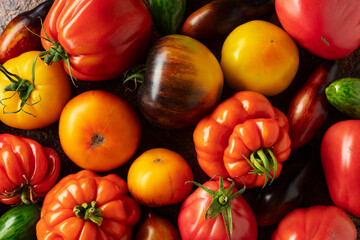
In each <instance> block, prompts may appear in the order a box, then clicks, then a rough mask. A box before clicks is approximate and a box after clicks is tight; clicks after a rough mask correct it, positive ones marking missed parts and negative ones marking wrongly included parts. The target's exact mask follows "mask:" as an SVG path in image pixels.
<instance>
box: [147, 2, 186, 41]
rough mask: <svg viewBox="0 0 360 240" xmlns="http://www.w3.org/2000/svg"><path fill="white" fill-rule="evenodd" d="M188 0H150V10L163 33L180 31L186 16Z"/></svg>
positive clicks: (156, 26) (158, 28) (156, 24)
mask: <svg viewBox="0 0 360 240" xmlns="http://www.w3.org/2000/svg"><path fill="white" fill-rule="evenodd" d="M185 10H186V0H149V11H150V14H151V17H152V20H153V22H154V25H155V28H156V29H157V30H158V32H159V33H160V34H161V35H169V34H175V33H178V32H179V29H180V26H181V24H182V22H183V20H184V17H185Z"/></svg>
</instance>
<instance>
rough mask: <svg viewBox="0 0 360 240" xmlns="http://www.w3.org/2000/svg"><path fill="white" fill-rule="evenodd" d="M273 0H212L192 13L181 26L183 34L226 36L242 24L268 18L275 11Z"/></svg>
mask: <svg viewBox="0 0 360 240" xmlns="http://www.w3.org/2000/svg"><path fill="white" fill-rule="evenodd" d="M274 10H275V8H274V4H273V3H272V1H271V0H265V1H258V2H255V3H254V1H237V0H218V1H212V2H210V3H208V4H206V5H204V6H203V7H201V8H199V9H198V10H196V11H195V12H193V13H191V14H190V15H189V16H188V17H187V18H186V20H185V22H184V23H183V25H182V27H181V34H184V35H187V36H190V37H193V38H195V39H198V40H207V39H214V38H222V37H226V35H228V34H229V33H230V32H231V31H232V30H234V29H235V28H236V27H237V26H239V25H240V24H243V23H245V22H248V21H250V20H255V19H266V18H267V17H270V16H271V14H272V13H273V12H274Z"/></svg>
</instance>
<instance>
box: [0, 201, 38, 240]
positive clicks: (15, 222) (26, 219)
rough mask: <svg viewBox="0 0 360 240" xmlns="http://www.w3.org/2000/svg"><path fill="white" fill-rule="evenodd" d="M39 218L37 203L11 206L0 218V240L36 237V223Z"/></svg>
mask: <svg viewBox="0 0 360 240" xmlns="http://www.w3.org/2000/svg"><path fill="white" fill-rule="evenodd" d="M39 219H40V207H39V206H38V205H35V204H30V205H19V206H17V207H13V208H11V209H10V210H8V211H7V212H6V213H4V214H3V215H2V216H1V218H0V240H33V239H36V223H37V222H38V221H39Z"/></svg>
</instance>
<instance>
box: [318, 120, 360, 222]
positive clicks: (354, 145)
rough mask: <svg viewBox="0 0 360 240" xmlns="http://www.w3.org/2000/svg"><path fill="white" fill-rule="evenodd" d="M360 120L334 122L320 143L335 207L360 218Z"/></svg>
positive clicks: (322, 159)
mask: <svg viewBox="0 0 360 240" xmlns="http://www.w3.org/2000/svg"><path fill="white" fill-rule="evenodd" d="M359 146H360V120H344V121H340V122H337V123H335V124H334V125H332V126H331V127H330V128H329V129H328V130H327V131H326V132H325V135H324V137H323V139H322V142H321V162H322V166H323V169H324V173H325V178H326V183H327V186H328V189H329V193H330V196H331V199H332V200H333V202H334V203H335V205H336V206H338V207H341V208H342V209H344V210H345V211H348V212H350V213H351V214H352V215H354V216H355V217H360V206H359V201H358V199H359V196H360V184H359V181H358V173H359V171H360V162H359V154H360V147H359Z"/></svg>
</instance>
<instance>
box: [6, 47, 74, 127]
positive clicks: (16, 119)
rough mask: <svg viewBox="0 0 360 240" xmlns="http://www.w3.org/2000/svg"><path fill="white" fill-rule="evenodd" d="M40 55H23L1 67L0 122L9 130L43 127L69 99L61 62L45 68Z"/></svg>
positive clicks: (32, 52)
mask: <svg viewBox="0 0 360 240" xmlns="http://www.w3.org/2000/svg"><path fill="white" fill-rule="evenodd" d="M39 54H40V51H29V52H25V53H23V54H21V55H20V56H18V57H15V58H12V59H9V60H8V61H6V62H5V63H4V65H0V103H1V107H2V109H1V110H0V120H1V122H3V123H4V124H6V125H8V126H10V127H13V128H19V129H35V128H42V127H46V126H48V125H50V124H52V123H54V122H56V121H57V120H58V119H59V117H60V114H61V111H62V109H63V107H64V106H65V104H66V103H67V102H68V101H69V99H70V95H71V87H70V79H69V77H68V75H67V74H66V73H65V71H64V69H63V66H62V65H61V63H60V62H56V63H53V64H52V65H46V64H45V63H44V62H43V61H42V60H41V59H40V58H39V57H37V56H38V55H39ZM35 58H37V59H36V62H35V64H34V60H35ZM33 73H34V74H33Z"/></svg>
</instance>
